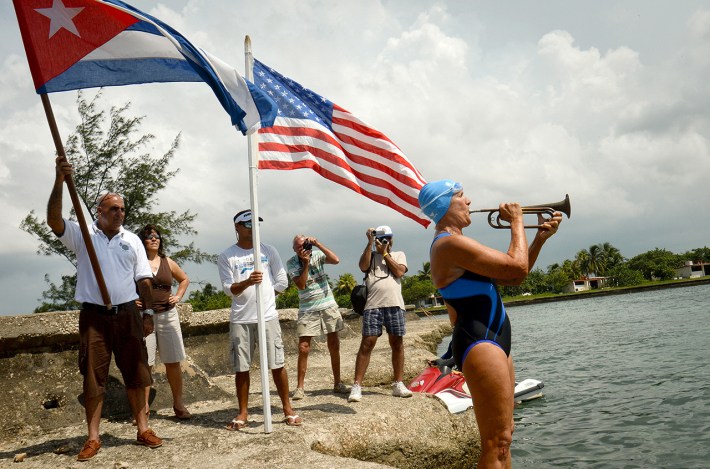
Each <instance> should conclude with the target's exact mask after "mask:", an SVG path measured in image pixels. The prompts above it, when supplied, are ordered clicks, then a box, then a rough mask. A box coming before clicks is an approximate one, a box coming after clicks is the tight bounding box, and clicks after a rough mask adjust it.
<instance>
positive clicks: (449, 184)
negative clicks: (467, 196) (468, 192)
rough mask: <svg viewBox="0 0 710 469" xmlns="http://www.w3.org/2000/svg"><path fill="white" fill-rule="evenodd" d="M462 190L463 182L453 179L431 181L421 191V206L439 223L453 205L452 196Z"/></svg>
mask: <svg viewBox="0 0 710 469" xmlns="http://www.w3.org/2000/svg"><path fill="white" fill-rule="evenodd" d="M462 190H463V186H462V185H461V183H459V182H455V181H452V180H451V179H442V180H441V181H434V182H429V183H427V184H425V185H424V187H422V190H420V191H419V207H420V208H421V209H422V212H424V214H425V215H426V216H427V217H429V218H431V219H432V220H434V223H439V220H441V219H442V218H443V217H444V215H445V214H446V211H447V210H448V209H449V205H451V198H452V197H453V196H454V194H456V193H458V192H461V191H462Z"/></svg>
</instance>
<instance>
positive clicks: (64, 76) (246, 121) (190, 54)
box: [13, 0, 277, 461]
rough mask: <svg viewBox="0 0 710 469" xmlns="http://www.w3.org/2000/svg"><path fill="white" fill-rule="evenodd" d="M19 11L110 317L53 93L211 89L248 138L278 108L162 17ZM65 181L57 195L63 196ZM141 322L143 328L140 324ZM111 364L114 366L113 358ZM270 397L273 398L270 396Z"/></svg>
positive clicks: (88, 5) (126, 11)
mask: <svg viewBox="0 0 710 469" xmlns="http://www.w3.org/2000/svg"><path fill="white" fill-rule="evenodd" d="M13 4H14V7H15V12H16V14H17V19H18V23H19V26H20V32H21V34H22V39H23V42H24V46H25V51H26V53H27V59H28V62H29V65H30V71H31V73H32V78H33V80H34V85H35V89H36V90H37V93H38V94H40V95H41V98H42V104H43V106H44V109H45V113H46V115H47V120H48V123H49V126H50V130H51V132H52V137H53V140H54V144H55V147H56V151H57V154H58V158H57V161H58V162H60V163H61V166H62V178H61V180H63V181H64V182H66V184H67V187H68V189H69V194H70V196H71V199H72V203H73V206H74V211H75V213H76V216H77V220H78V222H79V228H80V230H81V236H82V238H83V240H84V246H85V248H86V252H87V256H88V260H89V262H90V264H91V268H92V270H93V272H94V275H95V277H96V284H97V286H98V288H99V290H100V296H101V297H102V300H103V305H98V304H93V313H95V314H103V315H104V316H106V315H108V316H111V315H113V314H115V312H116V311H118V310H119V309H120V308H121V306H122V305H112V304H111V296H110V295H109V292H108V289H107V287H106V284H105V282H104V277H103V274H102V272H101V266H100V264H99V261H98V258H97V256H96V251H95V249H94V246H93V243H92V240H91V234H90V233H89V230H88V227H87V226H86V221H85V219H84V216H83V212H82V208H81V203H80V200H79V197H78V195H77V193H76V188H75V186H74V181H73V178H72V176H71V165H70V163H69V162H67V161H66V154H65V152H64V147H63V144H62V141H61V137H60V134H59V130H58V129H57V125H56V122H55V120H54V114H53V112H52V109H51V105H50V102H49V98H48V97H47V93H52V92H57V91H68V90H75V89H81V88H92V87H102V86H119V85H129V84H139V83H155V82H193V81H194V82H205V83H207V84H208V85H209V86H210V88H212V90H213V91H214V93H215V95H216V96H217V99H218V100H219V102H220V103H221V104H222V107H223V108H224V109H225V111H227V113H228V114H229V116H230V119H231V123H232V125H234V126H235V127H237V128H238V129H239V130H240V131H241V132H242V133H243V134H248V133H252V132H253V131H254V130H256V129H259V128H261V127H267V126H270V125H272V124H273V122H274V119H275V117H276V112H277V108H276V104H275V103H274V102H273V101H272V100H271V99H270V98H269V97H268V96H266V95H265V94H264V93H263V92H261V91H259V90H257V89H256V87H255V86H254V85H253V84H252V83H249V82H247V81H246V80H244V78H242V76H241V75H240V74H239V73H238V72H237V71H236V70H235V69H234V68H233V67H231V66H229V65H227V64H225V63H224V62H222V61H221V60H219V59H217V58H216V57H214V56H212V55H210V54H209V53H207V52H205V51H203V50H201V49H199V48H197V47H195V46H194V45H193V44H192V43H191V42H190V41H188V40H187V39H186V38H185V37H184V36H182V35H181V34H180V33H179V32H177V31H176V30H174V29H173V28H171V27H170V26H168V25H167V24H165V23H163V22H162V21H160V20H158V19H157V18H155V17H153V16H151V15H148V14H146V13H144V12H142V11H140V10H137V9H135V8H133V7H132V6H130V5H128V4H126V3H124V2H121V1H118V0H13ZM58 171H59V170H58ZM58 174H59V173H58ZM61 180H60V184H59V185H58V187H57V188H56V189H57V190H58V191H59V193H60V194H61ZM120 208H121V207H118V209H120ZM83 275H87V274H83ZM107 278H112V276H111V275H108V276H107ZM104 307H105V309H104ZM87 313H90V312H89V311H88V310H87V311H84V310H82V312H81V314H82V315H85V314H87ZM136 314H138V313H137V312H136ZM82 317H84V316H82ZM136 320H137V321H140V318H136ZM81 322H82V321H81V320H80V323H81ZM92 334H93V335H92V336H91V337H92V340H93V341H94V343H93V345H96V344H109V342H110V339H108V338H107V337H104V336H103V335H102V334H109V332H106V331H93V332H92ZM83 341H84V339H83V338H82V342H83ZM89 345H90V346H91V345H92V344H89ZM107 347H110V344H109V345H108V346H107ZM138 355H141V357H140V358H135V359H136V360H140V361H141V363H140V365H141V366H142V365H146V366H147V361H146V354H145V353H144V354H138ZM117 359H118V357H117ZM108 360H109V362H110V360H111V352H110V351H109V354H108ZM124 361H125V360H124ZM142 362H146V363H142ZM85 379H86V378H85ZM127 387H128V385H127ZM140 391H141V392H139V393H134V394H136V396H137V397H139V398H140V399H137V398H136V399H133V400H132V401H131V407H132V409H133V411H134V412H133V413H134V417H135V418H136V420H137V422H138V425H139V430H140V429H142V428H143V427H145V423H146V422H145V416H144V415H142V414H141V411H142V409H143V408H145V402H144V399H145V398H144V397H143V396H144V394H143V392H142V391H143V389H142V388H141V389H140ZM264 393H265V394H266V395H267V396H268V389H266V390H265V392H264ZM91 401H92V402H93V403H94V404H92V405H87V406H86V419H87V426H88V430H89V439H87V442H86V443H85V445H84V448H83V449H82V451H81V452H80V454H79V456H78V458H77V459H79V460H80V461H86V460H88V459H91V458H93V457H94V456H95V455H96V453H97V452H98V451H99V448H100V447H101V444H100V441H99V439H98V436H99V422H100V416H101V408H102V405H103V394H101V395H100V396H98V397H96V398H92V400H91ZM134 401H135V402H134ZM137 409H138V410H137ZM267 412H268V413H270V409H269V410H268V411H267V410H265V412H264V413H265V417H266V414H267ZM269 417H270V415H269ZM153 436H154V434H153ZM141 438H142V436H141V434H140V433H139V435H138V442H139V443H141V444H144V445H146V446H149V447H151V448H154V447H158V446H160V445H161V444H162V441H160V439H159V438H157V436H156V437H155V438H153V440H155V441H153V440H151V441H144V440H142V439H141Z"/></svg>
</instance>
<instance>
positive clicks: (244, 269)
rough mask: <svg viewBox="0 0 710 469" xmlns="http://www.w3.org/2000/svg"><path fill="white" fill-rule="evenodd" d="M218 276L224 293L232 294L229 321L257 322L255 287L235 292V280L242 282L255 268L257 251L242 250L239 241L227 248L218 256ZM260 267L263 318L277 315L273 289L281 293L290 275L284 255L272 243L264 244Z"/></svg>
mask: <svg viewBox="0 0 710 469" xmlns="http://www.w3.org/2000/svg"><path fill="white" fill-rule="evenodd" d="M217 268H218V269H219V278H220V281H221V282H222V289H223V290H224V292H225V293H226V294H227V295H229V296H231V297H232V314H231V316H230V318H229V319H230V321H231V322H232V323H234V324H254V323H256V322H258V318H257V314H256V286H255V285H252V286H250V287H247V288H246V289H245V290H244V291H243V292H242V293H240V294H239V295H233V294H232V291H231V287H232V284H233V283H237V282H243V281H244V280H246V279H248V278H249V275H251V273H252V272H253V271H254V250H253V249H242V248H240V247H239V246H237V245H236V244H233V245H232V246H230V247H228V248H227V249H225V250H224V251H223V252H222V253H221V254H220V255H219V258H218V259H217ZM261 270H262V272H264V276H263V279H262V281H261V284H260V285H259V290H260V292H261V306H262V309H263V311H264V321H269V320H271V319H274V318H277V317H278V313H277V312H276V295H275V293H274V290H276V291H277V292H282V291H284V290H285V289H286V287H287V286H288V277H287V276H286V269H284V266H283V263H282V262H281V257H279V253H278V251H276V248H274V247H273V246H269V245H268V244H263V243H262V244H261Z"/></svg>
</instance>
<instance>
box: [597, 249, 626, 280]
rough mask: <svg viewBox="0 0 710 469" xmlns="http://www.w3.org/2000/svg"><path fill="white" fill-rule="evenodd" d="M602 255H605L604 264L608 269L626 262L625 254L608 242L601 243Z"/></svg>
mask: <svg viewBox="0 0 710 469" xmlns="http://www.w3.org/2000/svg"><path fill="white" fill-rule="evenodd" d="M601 249H602V256H603V257H604V264H605V267H606V271H608V270H609V269H613V268H614V267H616V266H617V265H619V264H621V263H623V262H624V256H622V255H621V251H619V250H618V249H616V248H615V247H614V246H612V244H611V243H609V242H606V243H603V244H602V245H601ZM604 273H606V272H604Z"/></svg>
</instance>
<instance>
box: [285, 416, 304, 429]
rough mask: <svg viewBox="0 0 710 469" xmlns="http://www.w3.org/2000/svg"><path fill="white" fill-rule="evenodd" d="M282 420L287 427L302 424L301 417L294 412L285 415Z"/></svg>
mask: <svg viewBox="0 0 710 469" xmlns="http://www.w3.org/2000/svg"><path fill="white" fill-rule="evenodd" d="M283 421H284V423H285V424H286V425H288V426H289V427H300V426H301V425H303V419H302V418H301V417H299V416H298V415H296V414H294V415H287V416H286V418H285V419H283Z"/></svg>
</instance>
